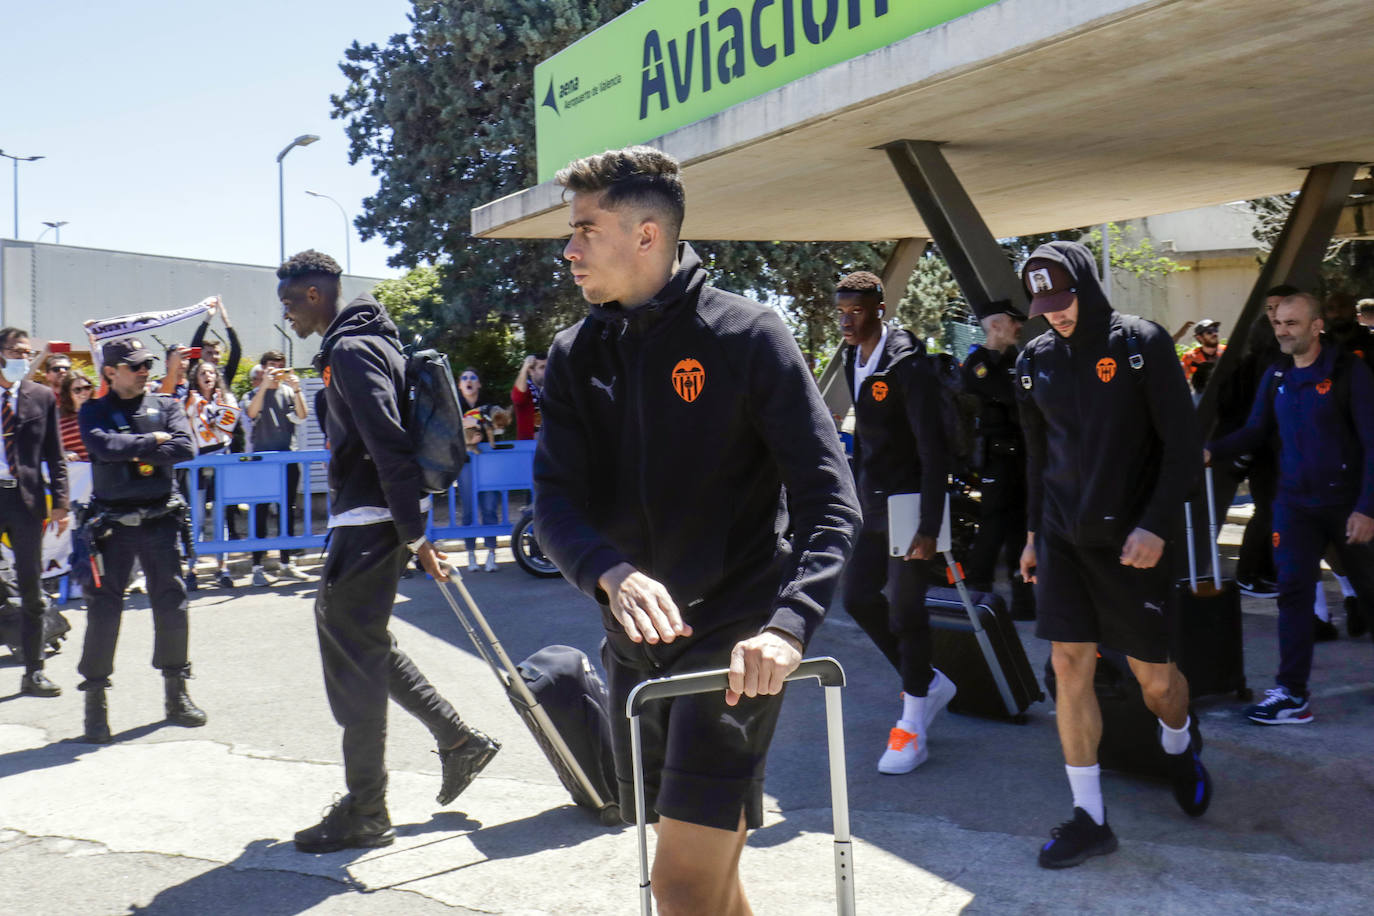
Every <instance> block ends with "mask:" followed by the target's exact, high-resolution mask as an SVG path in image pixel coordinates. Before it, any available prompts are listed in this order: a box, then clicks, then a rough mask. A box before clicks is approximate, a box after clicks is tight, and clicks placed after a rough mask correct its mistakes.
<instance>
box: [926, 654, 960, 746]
mask: <svg viewBox="0 0 1374 916" xmlns="http://www.w3.org/2000/svg"><path fill="white" fill-rule="evenodd" d="M931 670H932V671H934V672H935V676H934V677H933V678H931V680H930V686H929V687H927V688H926V720H925V722H923V723H921V731H922V732H923V733H924V732H928V731H930V723H931V722H933V721H934V720H935V714H936V713H938V712H939V711H940V710H942V709H944V708H945V707H946V706H948V705H949V701H950V700H952V699H954V695H955V694H956V693H958V692H959V688H958V687H956V686H955V685H954V682H953V681H951V680H950V679H949V678H948V677H946V676H945V673H944V672H943V671H941V670H940V669H939V668H932V669H931Z"/></svg>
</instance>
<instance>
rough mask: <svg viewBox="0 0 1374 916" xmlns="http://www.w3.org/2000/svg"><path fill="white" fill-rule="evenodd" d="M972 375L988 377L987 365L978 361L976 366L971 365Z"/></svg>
mask: <svg viewBox="0 0 1374 916" xmlns="http://www.w3.org/2000/svg"><path fill="white" fill-rule="evenodd" d="M973 375H974V377H976V378H987V377H988V367H987V366H985V365H984V364H982V363H979V364H978V365H976V366H974V367H973Z"/></svg>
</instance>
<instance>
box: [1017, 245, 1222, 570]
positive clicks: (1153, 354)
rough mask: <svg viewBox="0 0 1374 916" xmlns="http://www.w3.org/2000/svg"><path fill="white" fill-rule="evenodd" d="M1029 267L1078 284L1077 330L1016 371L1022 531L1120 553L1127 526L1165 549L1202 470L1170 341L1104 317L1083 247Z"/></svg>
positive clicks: (1046, 336)
mask: <svg viewBox="0 0 1374 916" xmlns="http://www.w3.org/2000/svg"><path fill="white" fill-rule="evenodd" d="M1031 258H1032V259H1036V258H1040V259H1045V260H1051V261H1057V262H1058V263H1059V264H1061V265H1062V266H1063V267H1064V268H1065V269H1066V270H1067V271H1068V272H1069V274H1070V276H1072V277H1073V278H1074V285H1075V287H1076V288H1077V292H1078V325H1077V327H1076V328H1075V329H1074V331H1073V333H1072V335H1071V336H1070V337H1068V338H1064V337H1061V336H1060V335H1059V334H1058V333H1057V332H1056V331H1054V330H1053V329H1050V330H1048V331H1046V332H1045V333H1043V334H1041V335H1040V336H1039V337H1037V338H1035V339H1034V340H1032V341H1031V342H1030V343H1029V344H1028V345H1027V346H1026V349H1025V351H1024V352H1022V354H1021V357H1020V359H1019V360H1018V361H1017V375H1018V376H1019V379H1020V383H1021V391H1020V395H1021V425H1022V429H1023V430H1024V432H1025V436H1026V454H1027V490H1028V499H1027V507H1026V513H1027V516H1026V517H1027V528H1028V530H1030V531H1035V532H1051V533H1053V534H1055V535H1057V536H1059V537H1061V538H1063V539H1065V540H1067V541H1069V542H1070V543H1073V544H1077V545H1080V546H1084V547H1112V548H1120V547H1121V545H1122V544H1123V543H1125V540H1126V537H1127V536H1128V535H1129V534H1130V533H1131V531H1132V530H1133V529H1135V528H1144V529H1145V530H1147V531H1150V532H1152V533H1154V534H1156V535H1158V536H1160V537H1162V538H1165V539H1166V540H1167V539H1168V538H1169V537H1170V535H1171V534H1173V531H1174V527H1175V525H1176V523H1177V518H1178V516H1179V515H1181V513H1182V507H1183V503H1184V501H1185V500H1186V499H1187V497H1188V495H1189V492H1190V490H1191V489H1192V487H1193V483H1194V481H1195V480H1196V478H1197V474H1198V471H1199V470H1200V469H1201V464H1202V443H1201V440H1200V438H1199V435H1200V434H1199V432H1198V429H1197V417H1196V415H1195V413H1194V410H1193V401H1192V397H1191V396H1190V395H1189V393H1188V383H1187V381H1186V380H1185V379H1184V377H1183V369H1182V367H1181V366H1180V365H1179V361H1178V357H1177V356H1176V355H1175V353H1174V346H1173V341H1172V340H1171V339H1170V337H1169V334H1168V332H1167V331H1165V330H1164V329H1163V328H1161V327H1160V326H1159V325H1157V324H1155V323H1154V322H1151V321H1145V320H1143V319H1141V318H1137V317H1135V316H1133V315H1121V314H1118V313H1117V312H1116V311H1114V310H1113V309H1112V307H1111V304H1110V303H1109V302H1108V301H1107V297H1106V295H1105V294H1104V293H1103V292H1102V287H1101V285H1100V284H1099V283H1098V279H1097V273H1096V270H1095V268H1094V265H1093V258H1092V255H1091V254H1090V253H1089V252H1088V250H1087V249H1086V248H1084V247H1083V246H1081V245H1078V244H1075V243H1073V242H1050V243H1049V244H1047V245H1041V246H1040V247H1039V248H1037V249H1036V250H1035V252H1034V253H1033V254H1032V255H1031ZM1136 364H1138V365H1139V368H1136Z"/></svg>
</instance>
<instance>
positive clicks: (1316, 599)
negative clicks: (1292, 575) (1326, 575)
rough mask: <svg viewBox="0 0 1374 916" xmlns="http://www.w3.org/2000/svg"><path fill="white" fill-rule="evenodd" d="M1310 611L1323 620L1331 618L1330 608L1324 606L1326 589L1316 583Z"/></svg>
mask: <svg viewBox="0 0 1374 916" xmlns="http://www.w3.org/2000/svg"><path fill="white" fill-rule="evenodd" d="M1312 613H1314V614H1316V615H1317V616H1318V617H1319V618H1321V619H1322V620H1325V621H1328V622H1329V621H1330V620H1331V609H1330V608H1328V607H1327V606H1326V589H1324V588H1322V584H1321V583H1320V582H1318V583H1317V594H1315V595H1314V596H1312Z"/></svg>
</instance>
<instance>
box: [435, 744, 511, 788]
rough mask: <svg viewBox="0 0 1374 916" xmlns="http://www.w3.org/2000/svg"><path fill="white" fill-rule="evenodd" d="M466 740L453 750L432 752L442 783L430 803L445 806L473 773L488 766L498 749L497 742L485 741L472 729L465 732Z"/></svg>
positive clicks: (468, 781) (472, 777) (474, 775)
mask: <svg viewBox="0 0 1374 916" xmlns="http://www.w3.org/2000/svg"><path fill="white" fill-rule="evenodd" d="M467 733H468V736H467V740H465V741H464V742H463V743H462V744H460V745H458V746H457V747H454V748H448V749H447V750H445V749H444V748H440V749H439V750H437V751H435V753H437V754H438V755H439V762H440V764H441V765H442V766H443V768H444V781H443V783H442V784H441V785H440V786H439V794H438V795H436V796H434V800H435V801H437V802H438V803H439V804H441V805H447V804H448V803H449V802H451V801H453V800H454V799H455V798H457V797H458V796H459V795H462V794H463V790H464V789H466V788H467V787H468V786H469V785H471V784H472V781H473V780H474V779H476V778H477V774H478V773H480V772H482V769H483V768H484V767H485V766H486V765H487V764H489V763H491V758H493V757H495V756H496V752H497V751H499V750H501V742H499V741H497V740H496V739H495V738H488V737H487V736H486V735H484V734H482V733H481V732H479V731H478V730H477V729H475V728H469V729H467Z"/></svg>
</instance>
